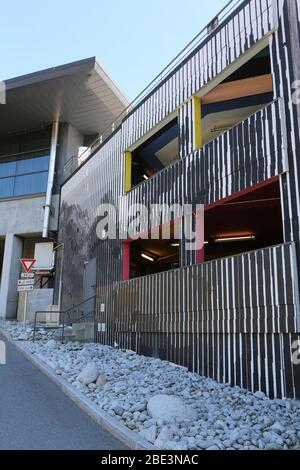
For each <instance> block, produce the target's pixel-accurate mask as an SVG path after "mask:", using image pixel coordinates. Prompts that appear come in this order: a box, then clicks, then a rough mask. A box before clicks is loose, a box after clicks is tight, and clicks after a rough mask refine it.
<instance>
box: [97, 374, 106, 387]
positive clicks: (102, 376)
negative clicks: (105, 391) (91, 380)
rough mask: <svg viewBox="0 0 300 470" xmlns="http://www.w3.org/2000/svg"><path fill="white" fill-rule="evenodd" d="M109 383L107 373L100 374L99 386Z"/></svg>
mask: <svg viewBox="0 0 300 470" xmlns="http://www.w3.org/2000/svg"><path fill="white" fill-rule="evenodd" d="M106 384H107V378H106V377H105V375H99V376H98V378H97V381H96V385H97V387H103V385H106Z"/></svg>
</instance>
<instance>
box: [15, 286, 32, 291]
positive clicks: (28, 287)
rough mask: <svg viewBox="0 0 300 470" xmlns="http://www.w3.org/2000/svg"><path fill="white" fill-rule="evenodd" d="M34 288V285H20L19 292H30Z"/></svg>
mask: <svg viewBox="0 0 300 470" xmlns="http://www.w3.org/2000/svg"><path fill="white" fill-rule="evenodd" d="M32 290H33V286H18V292H29V291H32Z"/></svg>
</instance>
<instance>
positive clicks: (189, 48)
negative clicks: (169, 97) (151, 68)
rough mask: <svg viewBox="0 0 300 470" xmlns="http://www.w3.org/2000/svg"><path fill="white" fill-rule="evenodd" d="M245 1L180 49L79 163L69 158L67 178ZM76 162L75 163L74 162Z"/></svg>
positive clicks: (228, 7)
mask: <svg viewBox="0 0 300 470" xmlns="http://www.w3.org/2000/svg"><path fill="white" fill-rule="evenodd" d="M244 1H245V0H230V1H229V2H227V3H226V5H225V6H224V7H223V8H222V10H220V11H219V13H218V14H217V15H216V16H215V17H214V18H213V19H212V20H211V21H210V22H209V23H208V24H207V25H206V26H205V27H204V28H203V29H201V31H200V32H199V33H198V34H197V35H196V36H195V37H194V38H193V39H192V40H191V41H190V42H189V43H188V44H187V45H186V46H185V47H184V49H182V50H181V51H180V52H179V53H178V54H177V55H176V57H174V59H172V60H171V62H169V64H168V65H167V66H166V67H165V68H164V69H163V70H162V71H161V72H160V73H159V74H158V75H157V76H156V77H155V78H154V79H153V80H152V81H151V82H150V83H149V84H148V85H147V86H146V87H145V88H144V89H143V90H142V91H141V93H139V94H138V96H137V97H136V98H135V99H134V100H133V101H132V102H131V103H130V104H129V106H127V108H126V109H125V110H124V111H122V113H121V114H120V115H119V116H117V118H116V119H115V120H114V121H113V122H112V123H111V124H110V125H109V126H108V127H107V128H106V129H105V130H104V131H103V132H102V134H101V135H100V136H99V137H98V138H97V139H96V140H95V141H94V142H93V143H92V145H91V146H90V147H88V148H87V150H86V151H85V152H83V153H82V154H81V156H80V162H79V160H78V159H77V158H74V157H71V158H70V159H69V160H68V161H67V162H66V164H65V167H64V173H65V176H66V177H69V176H70V175H71V174H72V173H73V172H74V171H75V170H76V169H77V168H78V166H80V164H82V163H83V162H84V161H85V160H86V159H87V158H88V157H89V156H90V155H91V154H92V153H93V152H94V151H95V150H98V149H99V148H100V147H101V145H102V144H103V143H104V142H105V141H106V140H107V139H108V138H109V137H110V136H111V135H112V134H113V132H114V131H115V130H116V129H118V127H119V126H120V125H121V123H122V121H123V119H124V118H125V117H126V116H127V115H128V114H129V112H130V111H132V110H133V109H134V108H136V107H138V105H139V104H140V103H141V102H142V101H143V100H144V99H145V98H146V96H147V95H149V94H150V93H151V92H152V91H153V90H154V89H155V88H156V87H157V86H158V85H160V84H161V83H162V81H163V80H165V79H166V77H167V76H168V75H170V74H171V73H172V72H173V71H174V70H175V69H176V68H177V67H178V65H179V64H180V63H181V62H182V61H184V59H186V57H188V56H189V55H190V54H191V53H192V52H193V51H195V49H196V48H197V47H198V46H199V45H200V44H201V42H202V41H204V40H205V39H206V38H207V37H208V36H209V35H210V34H212V33H213V32H214V30H215V29H216V28H217V27H219V26H220V25H221V24H222V23H223V22H224V21H225V20H226V19H227V18H228V17H229V16H230V14H231V13H232V12H233V10H234V9H235V8H236V7H237V6H238V5H239V4H241V3H243V2H244ZM75 160H76V162H75Z"/></svg>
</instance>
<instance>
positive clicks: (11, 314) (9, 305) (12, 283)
mask: <svg viewBox="0 0 300 470" xmlns="http://www.w3.org/2000/svg"><path fill="white" fill-rule="evenodd" d="M22 250H23V241H22V239H21V238H20V237H17V236H15V235H14V234H8V235H6V238H5V249H4V257H3V266H2V277H1V287H0V318H15V317H16V311H17V305H18V292H17V284H18V279H19V276H20V271H21V264H20V258H21V257H22Z"/></svg>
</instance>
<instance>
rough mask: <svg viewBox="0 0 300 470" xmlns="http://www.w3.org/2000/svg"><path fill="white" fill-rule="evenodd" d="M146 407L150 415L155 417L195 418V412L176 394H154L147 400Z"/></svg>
mask: <svg viewBox="0 0 300 470" xmlns="http://www.w3.org/2000/svg"><path fill="white" fill-rule="evenodd" d="M147 409H148V413H149V414H150V416H151V417H152V418H156V419H165V420H170V419H173V418H177V419H188V420H196V419H197V412H196V411H195V410H194V409H193V408H191V407H190V406H187V405H185V403H184V402H183V400H182V399H181V398H179V397H176V396H169V395H155V396H154V397H152V398H150V400H149V401H148V406H147Z"/></svg>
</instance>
